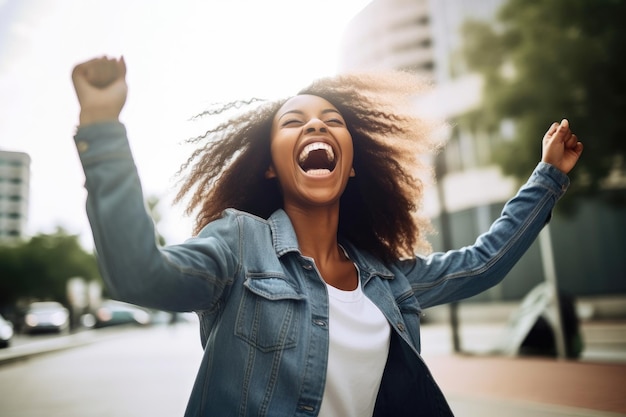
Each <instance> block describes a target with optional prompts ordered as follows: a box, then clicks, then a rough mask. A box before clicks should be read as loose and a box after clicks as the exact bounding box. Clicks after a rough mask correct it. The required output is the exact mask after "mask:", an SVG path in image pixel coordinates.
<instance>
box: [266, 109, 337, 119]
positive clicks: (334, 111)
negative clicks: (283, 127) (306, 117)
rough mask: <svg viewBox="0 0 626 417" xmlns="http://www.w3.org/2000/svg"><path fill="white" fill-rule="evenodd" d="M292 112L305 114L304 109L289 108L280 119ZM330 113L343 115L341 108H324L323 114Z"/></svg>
mask: <svg viewBox="0 0 626 417" xmlns="http://www.w3.org/2000/svg"><path fill="white" fill-rule="evenodd" d="M291 113H295V114H299V115H303V114H304V112H303V111H302V110H287V111H286V112H284V113H283V114H282V115H281V116H280V117H279V118H278V120H279V121H280V119H282V118H283V117H285V116H286V115H288V114H291ZM328 113H337V114H338V115H339V116H341V113H339V110H335V109H324V110H322V114H328ZM342 117H343V116H342Z"/></svg>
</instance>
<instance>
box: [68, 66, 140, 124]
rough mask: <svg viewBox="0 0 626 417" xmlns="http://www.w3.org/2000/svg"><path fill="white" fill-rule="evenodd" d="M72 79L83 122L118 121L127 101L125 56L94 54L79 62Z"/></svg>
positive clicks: (81, 121)
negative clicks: (92, 56)
mask: <svg viewBox="0 0 626 417" xmlns="http://www.w3.org/2000/svg"><path fill="white" fill-rule="evenodd" d="M72 82H73V83H74V89H75V90H76V96H77V97H78V102H79V104H80V117H79V121H80V125H81V126H84V125H87V124H92V123H98V122H105V121H116V120H119V115H120V113H121V111H122V108H123V107H124V103H125V102H126V95H127V93H128V86H127V85H126V63H125V62H124V58H120V59H112V58H107V57H102V58H94V59H91V60H89V61H86V62H83V63H81V64H78V65H76V66H75V67H74V70H73V71H72Z"/></svg>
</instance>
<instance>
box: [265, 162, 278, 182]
mask: <svg viewBox="0 0 626 417" xmlns="http://www.w3.org/2000/svg"><path fill="white" fill-rule="evenodd" d="M265 178H267V179H270V178H276V171H274V166H273V165H270V166H269V168H267V171H265Z"/></svg>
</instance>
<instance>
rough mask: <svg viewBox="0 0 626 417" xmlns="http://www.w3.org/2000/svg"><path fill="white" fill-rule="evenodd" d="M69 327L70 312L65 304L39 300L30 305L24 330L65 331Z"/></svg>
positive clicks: (25, 316) (30, 331) (32, 331)
mask: <svg viewBox="0 0 626 417" xmlns="http://www.w3.org/2000/svg"><path fill="white" fill-rule="evenodd" d="M69 328H70V312H69V310H68V309H67V308H65V307H64V306H63V304H61V303H58V302H56V301H37V302H34V303H31V304H30V305H29V306H28V309H27V310H26V314H25V315H24V323H23V327H22V331H23V332H24V333H37V332H45V331H55V332H59V333H64V332H66V331H68V330H69Z"/></svg>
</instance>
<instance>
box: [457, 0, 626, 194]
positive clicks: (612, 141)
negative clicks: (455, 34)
mask: <svg viewBox="0 0 626 417" xmlns="http://www.w3.org/2000/svg"><path fill="white" fill-rule="evenodd" d="M624 16H626V0H598V1H589V0H550V1H542V0H509V1H508V2H507V3H505V4H504V5H503V7H502V8H501V10H500V12H499V14H498V19H497V22H496V24H495V25H493V24H491V25H490V24H487V23H484V22H478V21H469V22H467V23H466V24H465V25H464V28H463V34H464V39H465V45H464V50H463V55H464V57H465V60H466V63H467V65H468V67H469V69H470V70H473V71H478V72H480V73H482V74H483V75H484V77H485V92H484V99H485V102H484V108H482V109H481V110H480V111H477V112H474V113H472V114H469V115H467V116H466V117H467V118H468V119H469V120H468V122H469V123H472V124H473V125H476V124H477V123H480V124H481V125H482V126H484V127H485V128H486V129H488V130H491V131H498V130H499V129H500V126H502V122H503V121H510V122H513V126H515V129H514V133H513V137H511V138H510V140H503V141H502V146H501V148H500V149H498V150H497V152H495V155H496V162H498V163H499V164H500V165H501V166H502V169H503V172H504V173H505V174H509V175H514V176H515V177H517V178H519V179H520V180H523V179H525V178H527V177H528V175H529V173H530V171H531V170H532V169H533V168H534V166H535V165H536V162H537V153H538V151H539V149H540V138H541V137H543V134H544V133H545V131H546V129H547V128H548V126H549V125H550V123H551V122H553V121H560V120H561V119H562V118H564V117H565V118H568V119H569V120H570V122H571V125H572V129H573V130H574V132H575V133H576V134H577V135H578V137H579V138H580V140H581V141H582V142H583V144H584V146H585V152H584V154H583V157H582V158H581V160H580V161H579V163H578V165H577V167H576V169H574V170H573V171H572V172H571V173H570V176H571V177H572V179H573V183H572V188H571V190H570V193H569V194H570V195H572V196H580V195H598V194H599V192H601V191H602V189H603V187H602V184H603V182H604V181H605V180H606V179H607V177H609V174H610V173H612V172H621V173H622V175H623V174H624V172H625V167H626V140H624V138H623V131H624V129H623V127H622V125H621V123H622V122H621V118H622V117H623V115H624V114H626V71H624V67H625V64H626V28H625V27H624V25H623V23H622V20H623V17H624ZM603 194H604V195H607V194H606V193H603ZM610 195H611V196H612V197H613V198H617V199H615V200H614V201H613V202H620V203H624V202H625V201H626V199H624V190H622V191H621V193H610ZM620 196H621V197H620Z"/></svg>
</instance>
